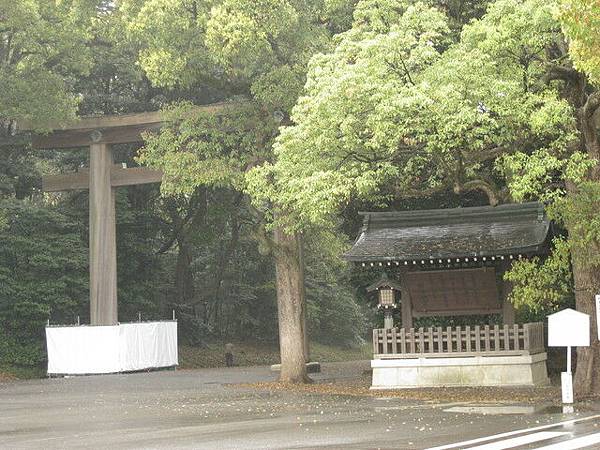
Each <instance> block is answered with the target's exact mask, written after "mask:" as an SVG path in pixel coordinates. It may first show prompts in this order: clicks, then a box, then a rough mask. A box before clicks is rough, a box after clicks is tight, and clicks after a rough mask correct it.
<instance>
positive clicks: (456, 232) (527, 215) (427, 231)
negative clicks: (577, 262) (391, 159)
mask: <svg viewBox="0 0 600 450" xmlns="http://www.w3.org/2000/svg"><path fill="white" fill-rule="evenodd" d="M360 214H361V215H363V216H364V221H363V227H362V229H361V231H360V233H359V235H358V238H357V239H356V242H355V243H354V245H353V246H352V248H351V249H350V250H349V251H348V252H347V253H346V254H345V255H344V257H345V258H346V259H347V260H349V261H356V262H373V261H379V262H381V261H411V260H412V261H415V260H418V261H420V260H438V259H442V260H445V259H452V258H479V257H490V258H495V257H496V256H501V257H502V259H503V258H504V255H515V256H516V255H520V254H522V255H529V256H530V255H534V254H540V253H544V252H545V251H546V248H547V240H548V235H549V229H550V221H549V220H548V219H547V217H546V215H545V214H544V206H543V205H542V204H541V203H537V202H530V203H520V204H517V203H513V204H505V205H499V206H481V207H471V208H453V209H434V210H421V211H403V212H363V213H360Z"/></svg>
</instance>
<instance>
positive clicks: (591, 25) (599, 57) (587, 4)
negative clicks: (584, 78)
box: [559, 0, 600, 83]
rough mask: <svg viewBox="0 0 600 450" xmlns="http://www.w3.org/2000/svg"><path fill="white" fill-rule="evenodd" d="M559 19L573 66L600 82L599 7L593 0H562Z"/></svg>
mask: <svg viewBox="0 0 600 450" xmlns="http://www.w3.org/2000/svg"><path fill="white" fill-rule="evenodd" d="M559 17H560V19H561V22H562V24H563V28H564V30H565V33H566V35H567V36H568V37H569V39H570V42H569V52H570V54H571V56H572V57H573V61H574V63H575V66H576V67H577V68H578V69H580V70H582V71H583V72H586V73H587V74H588V75H589V77H590V78H591V79H592V80H593V81H594V82H595V83H598V82H600V5H598V2H597V1H595V0H562V1H561V9H560V16H559Z"/></svg>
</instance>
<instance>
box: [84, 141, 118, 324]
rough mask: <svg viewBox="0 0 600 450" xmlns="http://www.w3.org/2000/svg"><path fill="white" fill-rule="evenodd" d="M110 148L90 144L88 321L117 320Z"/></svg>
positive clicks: (108, 322) (112, 321) (107, 322)
mask: <svg viewBox="0 0 600 450" xmlns="http://www.w3.org/2000/svg"><path fill="white" fill-rule="evenodd" d="M112 165H113V155H112V149H111V147H110V145H108V144H92V145H91V146H90V185H89V186H90V322H91V324H92V325H115V324H116V323H117V241H116V236H115V192H114V188H113V187H112V186H111V180H110V172H111V167H112Z"/></svg>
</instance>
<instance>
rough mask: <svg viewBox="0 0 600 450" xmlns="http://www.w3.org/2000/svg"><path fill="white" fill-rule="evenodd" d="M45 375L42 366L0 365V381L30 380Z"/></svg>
mask: <svg viewBox="0 0 600 450" xmlns="http://www.w3.org/2000/svg"><path fill="white" fill-rule="evenodd" d="M45 376H46V370H45V369H44V368H42V367H28V366H23V367H20V366H0V381H10V380H30V379H32V378H44V377H45Z"/></svg>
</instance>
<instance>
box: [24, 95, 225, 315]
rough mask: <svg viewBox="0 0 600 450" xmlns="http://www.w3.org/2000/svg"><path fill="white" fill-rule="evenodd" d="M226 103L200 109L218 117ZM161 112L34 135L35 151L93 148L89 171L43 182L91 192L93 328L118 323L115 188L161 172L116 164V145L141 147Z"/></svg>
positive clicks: (92, 120)
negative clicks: (138, 144) (114, 153)
mask: <svg viewBox="0 0 600 450" xmlns="http://www.w3.org/2000/svg"><path fill="white" fill-rule="evenodd" d="M222 108H223V104H213V105H207V106H203V107H198V109H197V110H198V111H199V112H202V111H204V112H209V113H216V112H218V111H219V110H221V109H222ZM162 122H163V119H162V118H161V115H160V113H159V112H151V113H139V114H129V115H121V116H103V117H87V118H82V119H80V120H79V121H77V122H76V123H74V124H73V125H71V126H68V127H62V128H57V129H55V130H54V131H53V132H52V133H51V134H49V135H34V136H33V137H32V141H31V142H32V147H33V148H34V149H72V148H81V147H89V151H90V167H89V169H87V170H86V169H83V170H80V171H79V172H76V173H73V174H62V175H48V176H44V177H43V180H42V184H43V190H44V191H46V192H55V191H65V190H75V189H89V191H90V211H89V214H90V242H89V249H90V323H91V325H115V324H117V322H118V303H117V248H116V224H115V189H116V188H117V187H119V186H130V185H134V184H145V183H158V182H160V181H161V179H162V173H161V172H160V171H157V170H151V169H148V168H145V167H135V168H125V167H121V166H118V165H115V164H114V160H113V152H112V144H125V143H135V142H142V140H143V139H142V133H143V132H144V131H153V130H158V129H159V128H160V127H161V125H162Z"/></svg>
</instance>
